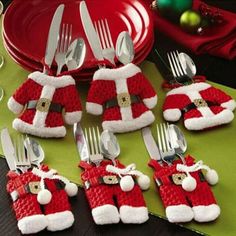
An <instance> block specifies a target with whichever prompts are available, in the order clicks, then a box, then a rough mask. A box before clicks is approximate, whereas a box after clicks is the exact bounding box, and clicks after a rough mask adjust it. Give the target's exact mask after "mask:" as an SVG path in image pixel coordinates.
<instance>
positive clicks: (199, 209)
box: [192, 204, 220, 222]
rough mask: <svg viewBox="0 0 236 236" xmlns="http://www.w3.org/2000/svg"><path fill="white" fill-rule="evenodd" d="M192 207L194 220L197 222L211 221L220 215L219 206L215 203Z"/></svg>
mask: <svg viewBox="0 0 236 236" xmlns="http://www.w3.org/2000/svg"><path fill="white" fill-rule="evenodd" d="M192 209H193V213H194V220H196V221H198V222H208V221H213V220H215V219H216V218H217V217H218V216H219V215H220V207H219V206H218V205H216V204H211V205H209V206H195V207H193V208H192Z"/></svg>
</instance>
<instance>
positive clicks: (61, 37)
mask: <svg viewBox="0 0 236 236" xmlns="http://www.w3.org/2000/svg"><path fill="white" fill-rule="evenodd" d="M64 40H65V24H63V25H62V30H61V36H60V47H59V52H62V51H63V43H64Z"/></svg>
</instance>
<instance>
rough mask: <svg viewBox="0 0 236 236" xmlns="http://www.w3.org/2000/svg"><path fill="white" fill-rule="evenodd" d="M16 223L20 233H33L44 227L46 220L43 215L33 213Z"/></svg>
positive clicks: (46, 223)
mask: <svg viewBox="0 0 236 236" xmlns="http://www.w3.org/2000/svg"><path fill="white" fill-rule="evenodd" d="M17 225H18V228H19V230H20V231H21V233H22V234H35V233H37V232H39V231H41V230H43V229H45V228H46V227H47V225H48V221H47V218H46V216H44V215H33V216H26V217H24V218H22V219H20V220H19V221H18V224H17Z"/></svg>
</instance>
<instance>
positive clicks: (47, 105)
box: [26, 99, 63, 113]
mask: <svg viewBox="0 0 236 236" xmlns="http://www.w3.org/2000/svg"><path fill="white" fill-rule="evenodd" d="M26 108H27V109H36V110H39V111H42V112H48V111H52V112H59V113H61V112H62V109H63V106H62V105H61V104H59V103H54V102H51V101H50V100H49V99H39V100H31V101H29V102H28V103H27V106H26Z"/></svg>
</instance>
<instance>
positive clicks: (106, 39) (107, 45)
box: [101, 20, 110, 48]
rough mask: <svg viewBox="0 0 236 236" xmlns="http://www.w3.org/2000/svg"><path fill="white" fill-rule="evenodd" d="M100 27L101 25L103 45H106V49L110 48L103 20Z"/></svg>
mask: <svg viewBox="0 0 236 236" xmlns="http://www.w3.org/2000/svg"><path fill="white" fill-rule="evenodd" d="M101 25H102V32H103V36H104V39H105V43H106V48H109V47H110V44H109V41H108V36H107V31H106V27H105V24H104V20H101Z"/></svg>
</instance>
